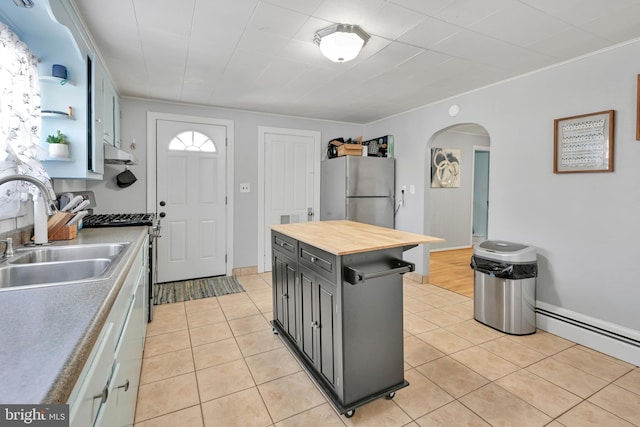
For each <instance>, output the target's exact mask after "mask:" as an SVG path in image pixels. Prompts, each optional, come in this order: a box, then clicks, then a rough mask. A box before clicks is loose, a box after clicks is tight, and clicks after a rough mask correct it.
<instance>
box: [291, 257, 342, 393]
mask: <svg viewBox="0 0 640 427" xmlns="http://www.w3.org/2000/svg"><path fill="white" fill-rule="evenodd" d="M299 277H300V292H301V298H300V303H301V304H300V319H301V327H300V330H301V342H300V343H299V345H300V349H301V350H302V352H303V353H304V355H305V356H306V357H307V358H308V359H309V361H310V362H311V363H312V364H313V366H314V367H315V369H316V371H317V373H319V374H321V375H322V377H323V378H324V379H325V380H326V381H327V382H328V383H329V385H331V386H332V387H333V386H334V384H335V352H334V344H333V342H334V332H335V316H334V307H335V302H336V301H335V300H336V298H335V292H336V286H335V285H334V284H332V283H331V282H329V281H327V280H326V279H323V278H322V277H320V276H318V275H317V274H315V273H314V272H312V271H311V270H309V269H307V268H305V267H302V266H300V275H299Z"/></svg>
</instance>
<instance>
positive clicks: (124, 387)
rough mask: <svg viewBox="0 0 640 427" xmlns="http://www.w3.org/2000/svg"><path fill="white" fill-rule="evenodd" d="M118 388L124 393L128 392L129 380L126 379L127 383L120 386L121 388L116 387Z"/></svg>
mask: <svg viewBox="0 0 640 427" xmlns="http://www.w3.org/2000/svg"><path fill="white" fill-rule="evenodd" d="M118 388H123V389H124V391H127V390H129V380H128V379H127V382H125V383H124V384H123V385H121V386H120V387H118Z"/></svg>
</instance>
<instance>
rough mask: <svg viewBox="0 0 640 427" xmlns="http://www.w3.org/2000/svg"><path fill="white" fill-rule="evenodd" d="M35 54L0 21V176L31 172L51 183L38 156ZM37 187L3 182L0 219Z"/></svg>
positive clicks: (40, 151)
mask: <svg viewBox="0 0 640 427" xmlns="http://www.w3.org/2000/svg"><path fill="white" fill-rule="evenodd" d="M37 63H38V58H36V57H35V56H34V55H33V54H32V53H31V52H30V51H29V48H28V47H27V45H26V44H24V43H23V42H22V41H20V39H19V38H18V36H16V35H15V34H14V33H13V32H12V31H11V30H10V29H9V27H7V26H6V25H5V24H3V23H2V22H0V177H3V176H6V175H11V174H23V175H30V176H33V177H34V178H38V179H40V180H41V181H43V182H45V183H47V184H48V185H49V186H51V180H50V179H49V176H48V174H47V172H46V171H45V170H44V168H43V167H42V164H41V163H40V161H39V160H42V159H44V158H45V155H46V153H45V151H44V150H43V149H42V148H41V147H40V127H41V115H40V85H39V82H38V70H37ZM29 192H32V193H34V194H38V190H37V189H36V188H35V187H34V186H32V185H30V184H26V183H24V182H21V181H18V182H11V183H7V184H5V185H3V187H2V192H0V219H3V218H13V217H16V216H18V215H19V212H20V205H21V203H20V202H21V201H24V200H27V199H28V194H29Z"/></svg>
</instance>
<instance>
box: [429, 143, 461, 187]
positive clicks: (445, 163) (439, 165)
mask: <svg viewBox="0 0 640 427" xmlns="http://www.w3.org/2000/svg"><path fill="white" fill-rule="evenodd" d="M458 187H460V150H457V149H450V148H432V149H431V188H458Z"/></svg>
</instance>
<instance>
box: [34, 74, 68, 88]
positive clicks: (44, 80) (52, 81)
mask: <svg viewBox="0 0 640 427" xmlns="http://www.w3.org/2000/svg"><path fill="white" fill-rule="evenodd" d="M39 80H40V83H49V84H58V85H60V86H74V84H73V82H72V81H71V80H66V79H61V78H60V77H53V76H41V77H40V78H39Z"/></svg>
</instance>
